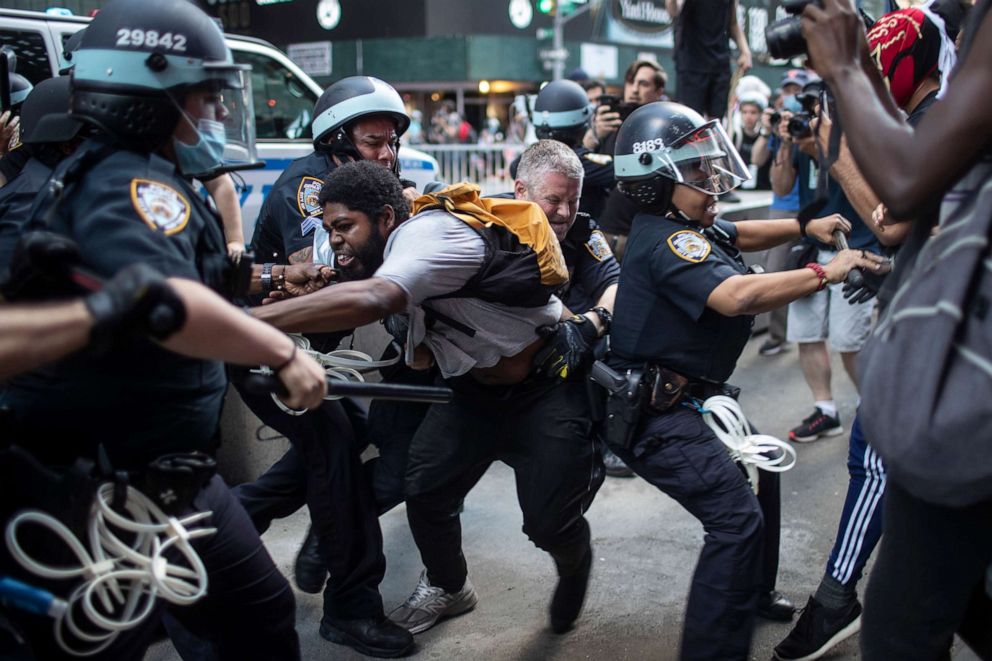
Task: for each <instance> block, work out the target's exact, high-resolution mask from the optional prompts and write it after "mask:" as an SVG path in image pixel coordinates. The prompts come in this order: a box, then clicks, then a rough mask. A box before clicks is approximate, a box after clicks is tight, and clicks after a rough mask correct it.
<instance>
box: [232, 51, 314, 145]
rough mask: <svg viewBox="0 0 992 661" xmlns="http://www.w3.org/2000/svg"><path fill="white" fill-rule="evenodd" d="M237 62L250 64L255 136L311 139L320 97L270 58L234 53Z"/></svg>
mask: <svg viewBox="0 0 992 661" xmlns="http://www.w3.org/2000/svg"><path fill="white" fill-rule="evenodd" d="M234 59H235V61H236V62H240V63H243V64H250V65H251V88H252V93H253V94H254V97H255V98H254V103H255V137H256V138H257V139H259V140H263V139H269V140H272V139H281V140H295V139H299V138H303V139H309V138H310V121H311V119H312V117H311V115H312V113H313V106H314V104H315V103H316V102H317V95H315V94H314V93H313V92H312V91H311V90H310V89H309V88H308V87H306V86H304V84H303V82H302V81H300V80H299V79H298V78H297V77H296V76H295V75H293V72H291V71H290V70H289V69H287V68H286V67H284V66H283V65H281V64H280V63H279V62H277V61H276V60H274V59H272V58H270V57H267V56H265V55H261V54H258V53H247V52H244V51H238V50H235V51H234Z"/></svg>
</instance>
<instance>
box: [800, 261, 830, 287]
mask: <svg viewBox="0 0 992 661" xmlns="http://www.w3.org/2000/svg"><path fill="white" fill-rule="evenodd" d="M805 268H808V269H809V270H810V271H812V272H813V273H815V274H816V277H818V278H819V279H820V284H818V285H817V287H816V291H822V290H823V288H824V287H826V286H827V272H826V271H825V270H823V267H822V266H820V265H819V264H817V263H816V262H810V263H809V264H807V265H806V266H805Z"/></svg>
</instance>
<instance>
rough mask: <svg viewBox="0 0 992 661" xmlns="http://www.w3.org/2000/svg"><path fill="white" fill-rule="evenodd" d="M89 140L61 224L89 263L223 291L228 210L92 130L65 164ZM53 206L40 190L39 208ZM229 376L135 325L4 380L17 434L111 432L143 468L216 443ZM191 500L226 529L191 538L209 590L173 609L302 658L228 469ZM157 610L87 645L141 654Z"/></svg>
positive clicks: (75, 443)
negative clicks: (219, 212)
mask: <svg viewBox="0 0 992 661" xmlns="http://www.w3.org/2000/svg"><path fill="white" fill-rule="evenodd" d="M92 153H99V154H100V156H99V157H98V158H96V159H95V161H96V162H91V163H90V164H89V165H88V166H86V167H83V168H80V170H81V177H82V178H81V179H79V180H77V181H74V182H73V181H70V182H67V188H66V192H65V196H64V198H63V199H62V201H61V202H60V203H59V206H58V210H57V214H56V217H55V219H54V221H53V224H52V227H51V229H52V230H54V231H56V232H59V233H63V234H65V235H67V236H70V237H71V238H73V239H74V240H75V241H76V243H77V244H78V245H79V248H80V253H81V255H82V257H83V261H84V265H85V266H86V267H87V268H89V269H90V270H92V271H94V272H95V273H96V274H98V275H100V276H103V277H106V278H109V277H111V276H113V275H114V274H115V273H116V272H117V271H119V270H120V269H121V268H123V267H125V266H128V265H131V264H134V263H137V262H143V263H146V264H149V265H151V266H153V267H155V268H156V269H158V270H159V271H161V272H162V273H163V274H165V275H167V276H170V277H180V278H188V279H191V280H196V281H200V282H203V283H205V284H207V285H209V286H212V287H214V288H215V289H217V290H221V289H222V288H223V287H222V285H223V282H222V280H223V278H222V274H223V268H224V266H225V265H226V263H227V257H226V254H225V244H224V238H223V235H222V233H221V226H220V221H219V219H218V218H217V217H216V216H215V215H213V213H212V212H211V211H210V210H209V209H208V208H207V206H206V205H205V203H204V202H203V201H202V200H201V199H200V198H199V196H197V195H196V194H195V193H194V191H193V189H192V188H191V186H190V185H189V182H188V181H186V180H185V179H183V178H182V177H181V176H180V175H179V174H178V173H177V172H176V170H175V168H174V166H173V164H172V163H171V162H170V161H167V160H165V159H163V158H162V157H160V156H158V155H156V154H147V153H137V152H131V151H125V150H111V149H110V148H109V147H106V146H104V144H103V143H102V142H98V141H91V142H89V143H87V144H85V145H84V146H83V147H82V148H81V149H79V150H77V152H76V153H75V154H74V155H73V156H71V157H69V158H68V159H66V160H65V161H63V163H62V164H61V165H60V166H59V167H58V168H57V169H56V173H57V175H58V176H61V174H62V173H64V172H65V171H66V168H67V167H69V166H71V165H72V164H74V163H76V162H77V161H79V160H80V159H82V158H92V156H91V154H92ZM22 176H23V175H22ZM46 206H47V205H45V204H44V198H40V200H39V205H37V206H36V207H35V209H34V211H33V213H34V214H36V215H37V214H39V213H41V212H42V211H43V210H44V208H45V207H46ZM226 387H227V380H226V377H225V375H224V367H223V365H222V364H221V363H218V362H215V361H209V360H199V359H194V358H187V357H184V356H180V355H178V354H175V353H171V352H169V351H166V350H165V349H163V348H161V347H159V346H158V345H157V344H155V343H153V342H151V341H149V340H146V339H142V338H135V339H132V340H128V341H126V342H122V343H119V344H117V345H115V346H114V347H113V348H112V349H111V350H110V351H109V353H107V354H106V355H104V356H101V357H99V358H94V357H92V356H89V355H87V354H85V353H83V354H80V355H77V356H74V357H70V358H68V359H66V360H63V361H62V362H60V363H57V364H55V365H53V366H50V367H47V368H44V369H41V370H38V371H37V372H34V373H31V374H27V375H24V376H22V377H18V378H16V379H14V380H12V381H11V382H9V383H8V384H6V387H5V389H4V390H3V392H2V393H0V406H5V407H7V408H8V409H9V412H10V413H9V417H10V424H9V425H7V426H6V428H5V432H6V434H7V438H10V439H17V440H18V441H20V442H21V443H22V444H23V445H24V446H25V447H26V448H27V449H29V450H30V451H31V452H32V453H33V454H35V455H36V456H37V457H39V458H40V459H42V460H43V461H45V462H46V463H48V464H52V465H65V464H68V463H71V462H72V460H74V459H75V458H76V457H79V456H87V457H90V458H92V457H94V456H95V454H94V450H95V448H96V446H97V444H98V443H102V444H103V446H104V447H105V448H106V449H107V451H108V454H109V457H110V460H111V462H112V463H113V465H114V467H115V468H117V469H121V468H129V469H137V468H141V467H143V466H144V465H145V464H146V463H147V462H148V461H149V460H150V459H153V458H155V457H158V456H160V455H162V454H165V453H169V452H177V451H190V450H211V449H212V448H213V447H214V445H215V441H216V437H217V428H218V423H219V419H220V409H221V403H222V398H223V396H224V392H225V390H226ZM191 510H195V511H206V510H210V511H211V512H212V513H213V514H212V516H211V518H210V525H211V526H213V527H216V528H217V533H216V534H215V535H212V536H210V537H206V538H203V539H199V540H194V541H193V547H194V548H195V549H196V551H197V553H198V554H199V555H200V558H201V559H202V560H203V563H204V565H205V567H206V569H207V572H208V576H209V580H210V591H209V593H208V595H207V596H206V597H205V598H204V599H202V600H201V601H199V602H198V603H197V604H196V605H194V606H193V607H190V608H181V609H176V611H175V613H174V615H175V617H176V618H177V619H179V620H180V621H182V623H183V624H184V625H185V626H186V627H187V628H188V629H189V630H190V631H192V632H194V633H195V634H196V635H198V636H201V637H203V638H206V639H208V640H210V641H211V642H212V644H213V645H214V649H215V650H216V652H217V654H218V655H219V657H220V658H225V659H241V658H258V659H293V658H299V640H298V638H297V636H296V631H295V628H294V627H295V602H294V599H293V593H292V590H291V589H290V587H289V584H288V583H287V582H286V579H285V578H283V576H282V575H281V574H280V573H279V570H278V569H276V567H275V565H274V564H273V562H272V559H271V557H270V556H269V555H268V553H267V552H266V551H265V547H264V546H263V545H262V543H261V540H260V539H259V537H258V533H257V532H256V531H255V529H254V527H253V526H252V524H251V521H250V520H249V519H248V517H247V515H246V514H245V512H244V510H243V509H242V508H241V507H240V506H239V505H238V503H237V501H236V500H235V499H234V497H233V496H232V495H231V492H230V490H229V489H228V488H227V487H226V485H225V484H224V482H223V480H222V479H221V478H220V477H217V476H215V477H214V478H213V479H212V480H211V482H210V483H209V484H208V485H207V486H206V487H204V488H203V489H202V490H201V491H200V492H199V494H198V495H197V496H196V497H195V499H194V501H193V504H192V506H191ZM53 552H54V550H53ZM0 556H2V553H0ZM56 564H57V563H56ZM0 570H2V571H3V572H4V573H12V574H13V575H18V576H20V577H21V578H23V579H25V580H28V581H29V582H32V583H35V584H40V585H44V586H46V587H50V588H51V589H53V590H54V591H56V592H58V593H63V591H64V589H65V585H64V584H63V583H64V582H59V584H49V583H46V582H45V581H43V580H39V579H37V577H33V576H32V577H28V576H24V575H23V573H21V572H20V570H19V568H18V567H17V566H16V565H15V564H13V562H12V561H10V560H9V558H5V557H0ZM160 605H161V604H160ZM12 617H16V618H17V619H18V625H19V626H21V627H22V628H23V630H24V631H25V632H27V635H28V638H29V639H30V640H31V642H32V645H33V648H34V652H35V653H36V654H37V655H38V657H39V658H46V659H48V658H50V659H55V658H63V656H64V654H63V653H62V652H61V651H60V650H59V649H58V648H57V647H55V644H54V641H53V640H52V634H51V626H52V625H51V621H50V620H49V619H48V618H41V617H34V616H22V614H20V613H18V614H12ZM22 617H23V618H24V619H21V618H22ZM157 621H158V620H157V618H154V617H152V618H149V619H148V620H147V621H146V625H142V626H140V627H138V628H136V629H132V630H129V631H127V632H125V633H123V634H122V635H121V636H120V637H119V638H118V639H117V640H116V641H115V642H114V644H113V645H111V646H110V647H109V648H108V649H107V650H105V651H104V652H103V653H102V654H100V655H99V656H98V657H91V658H101V659H103V658H107V659H120V658H140V657H141V656H142V655H143V650H144V649H145V648H146V647H147V645H148V643H149V642H150V636H151V635H154V632H155V629H156V624H157Z"/></svg>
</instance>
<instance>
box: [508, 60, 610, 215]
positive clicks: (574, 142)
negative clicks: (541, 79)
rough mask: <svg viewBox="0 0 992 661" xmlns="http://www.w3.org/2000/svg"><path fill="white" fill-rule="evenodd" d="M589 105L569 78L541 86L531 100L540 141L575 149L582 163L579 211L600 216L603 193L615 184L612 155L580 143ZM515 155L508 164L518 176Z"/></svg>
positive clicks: (604, 196)
mask: <svg viewBox="0 0 992 661" xmlns="http://www.w3.org/2000/svg"><path fill="white" fill-rule="evenodd" d="M592 112H593V111H592V106H591V105H590V104H589V99H588V96H587V95H586V92H585V90H583V89H582V86H581V85H579V84H578V83H576V82H575V81H572V80H556V81H553V82H550V83H548V84H547V85H545V86H544V87H542V88H541V91H540V92H538V94H537V99H536V100H535V101H534V110H533V112H532V113H531V122H532V123H533V124H534V132H535V133H536V134H537V137H538V139H540V140H557V141H558V142H563V143H565V144H566V145H568V146H569V147H571V148H572V150H573V151H575V155H576V156H578V157H579V160H580V161H581V162H582V169H583V170H584V172H585V175H584V176H583V179H582V198H581V200H580V201H579V210H580V211H582V213H585V214H588V215H589V216H591V217H593V218H599V216H600V214H601V213H602V212H603V207H604V206H605V204H606V196H607V195H609V193H610V191H611V190H612V189H613V187H614V186H615V185H616V179H614V178H613V158H612V157H611V156H609V155H606V154H597V153H596V152H593V151H591V150H589V149H586V148H585V147H583V146H582V137H583V136H584V135H585V133H586V130H587V129H588V128H589V119H590V118H591V117H592ZM519 163H520V156H518V157H517V158H516V159H514V161H513V162H512V163H511V164H510V176H511V177H513V178H514V179H515V178H516V177H517V166H518V164H519Z"/></svg>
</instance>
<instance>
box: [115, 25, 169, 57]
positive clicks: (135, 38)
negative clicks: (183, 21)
mask: <svg viewBox="0 0 992 661" xmlns="http://www.w3.org/2000/svg"><path fill="white" fill-rule="evenodd" d="M117 45H118V46H131V47H133V48H141V47H142V46H145V47H148V48H165V49H166V50H174V51H179V52H180V53H181V52H183V51H185V50H186V35H183V34H173V33H171V32H166V33H164V34H159V32H158V31H157V30H140V29H130V28H121V29H120V30H118V31H117Z"/></svg>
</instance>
